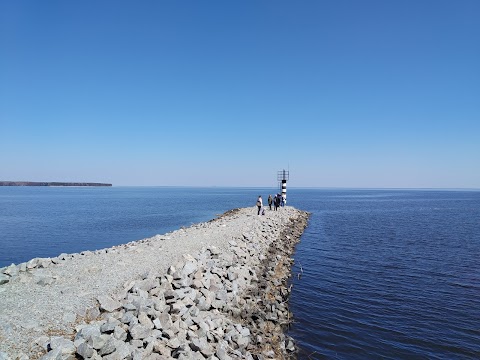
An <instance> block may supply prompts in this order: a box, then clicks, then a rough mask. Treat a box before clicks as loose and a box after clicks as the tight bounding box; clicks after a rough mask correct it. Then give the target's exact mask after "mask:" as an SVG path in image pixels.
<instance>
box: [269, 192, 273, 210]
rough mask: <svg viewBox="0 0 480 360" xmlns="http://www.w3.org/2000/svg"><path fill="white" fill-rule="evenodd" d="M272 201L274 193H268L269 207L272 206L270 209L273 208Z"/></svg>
mask: <svg viewBox="0 0 480 360" xmlns="http://www.w3.org/2000/svg"><path fill="white" fill-rule="evenodd" d="M272 202H273V199H272V195H271V194H270V195H268V207H269V208H270V210H272Z"/></svg>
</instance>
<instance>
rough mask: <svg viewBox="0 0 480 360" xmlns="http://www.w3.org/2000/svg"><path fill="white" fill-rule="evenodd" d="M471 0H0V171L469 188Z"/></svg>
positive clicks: (478, 12)
mask: <svg viewBox="0 0 480 360" xmlns="http://www.w3.org/2000/svg"><path fill="white" fill-rule="evenodd" d="M479 19H480V1H478V0H461V1H444V0H401V1H400V0H392V1H385V0H362V1H357V0H335V1H333V0H328V1H327V0H314V1H313V0H305V1H282V0H276V1H271V0H268V1H266V0H255V1H248V0H247V1H243V0H242V1H223V0H222V1H220V0H209V1H197V0H195V1H187V0H185V1H180V0H179V1H171V0H169V1H162V0H155V1H136V2H133V1H89V0H87V1H36V0H32V1H23V0H17V1H1V2H0V180H10V181H75V182H76V181H87V182H108V183H113V185H114V186H123V185H128V186H234V187H236V186H246V187H264V186H268V187H269V186H274V187H276V186H277V171H279V170H282V169H286V170H289V171H290V180H289V182H288V186H292V187H340V188H342V187H347V188H480V21H479Z"/></svg>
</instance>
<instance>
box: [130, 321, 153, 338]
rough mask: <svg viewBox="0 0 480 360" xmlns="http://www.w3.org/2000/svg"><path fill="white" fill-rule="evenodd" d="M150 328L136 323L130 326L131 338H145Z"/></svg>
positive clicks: (148, 334)
mask: <svg viewBox="0 0 480 360" xmlns="http://www.w3.org/2000/svg"><path fill="white" fill-rule="evenodd" d="M151 333H152V330H151V329H150V328H148V327H146V326H144V325H141V324H136V325H133V326H132V327H131V328H130V335H131V336H132V339H145V338H147V337H149V336H150V335H151Z"/></svg>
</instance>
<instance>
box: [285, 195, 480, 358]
mask: <svg viewBox="0 0 480 360" xmlns="http://www.w3.org/2000/svg"><path fill="white" fill-rule="evenodd" d="M299 193H300V194H301V196H299V197H300V198H301V199H302V201H301V204H302V209H305V210H307V211H310V212H312V215H311V219H310V223H309V226H308V228H307V229H306V232H305V233H304V235H303V237H302V241H301V242H300V244H299V245H298V246H297V249H296V254H295V259H296V264H295V267H294V269H293V273H294V275H295V274H299V273H300V274H301V277H300V279H298V275H297V276H296V277H294V280H293V284H294V287H293V293H292V296H291V299H290V305H291V310H292V311H293V313H294V317H295V323H294V325H293V326H292V328H291V331H290V333H289V334H290V335H291V336H292V337H294V338H295V339H297V340H298V342H299V344H300V346H301V348H302V351H301V353H300V358H301V359H480V192H460V191H381V190H379V191H316V192H309V191H304V190H302V191H299ZM302 270H303V272H302Z"/></svg>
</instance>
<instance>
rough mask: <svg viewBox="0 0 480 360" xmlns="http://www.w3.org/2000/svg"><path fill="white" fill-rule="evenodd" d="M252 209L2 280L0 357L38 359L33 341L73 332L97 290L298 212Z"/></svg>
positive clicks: (112, 289) (277, 225) (161, 269)
mask: <svg viewBox="0 0 480 360" xmlns="http://www.w3.org/2000/svg"><path fill="white" fill-rule="evenodd" d="M256 211H257V210H256V207H254V208H242V209H235V210H231V211H229V212H227V213H225V214H223V215H221V216H220V217H218V218H217V219H215V220H212V221H209V222H205V223H200V224H196V225H192V226H190V227H188V228H182V229H179V230H176V231H174V232H171V233H167V234H164V235H156V236H154V237H152V238H149V239H144V240H140V241H136V242H131V243H128V244H125V245H119V246H116V247H113V248H109V249H103V250H98V251H93V252H89V251H87V252H82V253H80V254H70V255H66V254H64V255H62V256H59V257H58V258H55V259H54V261H55V262H58V263H57V264H54V263H51V265H48V266H47V267H46V268H38V267H37V268H35V269H31V270H28V271H26V272H20V273H19V274H18V275H17V276H14V277H12V278H11V280H10V281H9V282H8V283H6V284H4V285H0V358H1V357H2V356H1V355H2V354H1V352H3V353H4V355H6V354H8V355H9V356H10V357H11V358H12V359H15V358H16V357H17V356H18V355H19V354H21V353H23V354H26V355H28V356H29V357H30V358H36V357H37V356H38V354H39V353H38V350H39V347H38V346H37V345H35V340H36V339H37V338H39V337H41V336H45V335H46V336H51V335H68V334H73V333H74V326H75V324H76V323H77V322H78V321H80V320H81V319H83V318H85V317H88V316H89V309H91V308H93V307H94V305H95V304H96V299H97V297H98V296H99V295H112V294H115V293H116V292H118V291H120V289H122V287H123V285H124V284H125V283H126V282H127V281H131V280H133V279H137V278H140V277H141V276H143V275H145V274H146V273H149V272H150V273H154V274H160V275H161V274H164V273H165V272H166V270H167V269H168V267H169V266H170V265H172V264H175V263H176V262H177V261H179V260H180V259H181V258H182V255H184V254H196V253H198V252H199V251H200V250H201V249H202V248H205V247H208V246H216V247H217V248H219V249H220V250H221V251H224V252H229V245H228V241H229V240H232V239H242V238H243V234H248V233H249V232H251V231H258V230H259V229H261V228H262V227H264V226H266V224H267V223H268V226H269V227H270V228H271V227H272V224H273V227H274V229H276V230H277V231H278V233H280V231H281V230H282V226H283V225H284V224H286V223H288V221H289V218H290V217H295V216H296V215H297V214H298V212H299V211H298V210H296V209H294V208H293V207H290V206H287V207H285V208H280V209H279V211H267V212H266V215H265V216H257V215H256ZM260 231H261V230H260ZM63 258H64V260H62V259H63ZM24 265H25V264H24ZM50 282H53V283H51V284H50Z"/></svg>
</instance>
